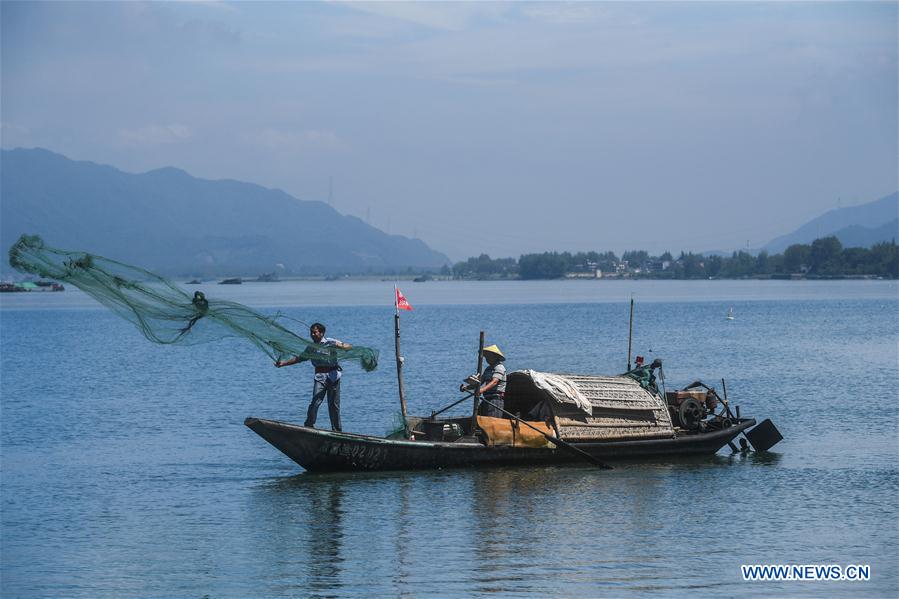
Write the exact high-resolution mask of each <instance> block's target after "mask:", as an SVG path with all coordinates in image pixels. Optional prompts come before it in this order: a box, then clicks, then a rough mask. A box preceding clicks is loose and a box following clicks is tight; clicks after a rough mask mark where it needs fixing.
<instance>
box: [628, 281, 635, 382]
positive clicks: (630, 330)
mask: <svg viewBox="0 0 899 599" xmlns="http://www.w3.org/2000/svg"><path fill="white" fill-rule="evenodd" d="M633 336H634V296H633V295H631V319H630V323H629V324H628V326H627V371H628V372H630V370H631V338H632V337H633Z"/></svg>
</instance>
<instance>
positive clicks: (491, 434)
mask: <svg viewBox="0 0 899 599" xmlns="http://www.w3.org/2000/svg"><path fill="white" fill-rule="evenodd" d="M528 424H530V425H531V426H533V427H534V428H537V429H539V430H541V431H543V432H545V433H547V434H549V435H554V434H555V431H553V429H552V428H550V427H549V425H547V424H546V423H545V422H528ZM478 426H479V427H481V430H483V431H484V432H485V433H486V434H487V446H488V447H509V446H511V447H550V448H555V445H554V444H553V443H552V442H551V441H549V440H548V439H547V438H546V437H544V436H543V435H542V434H540V433H538V432H537V431H535V430H534V429H532V428H530V427H529V426H527V425H526V424H521V423H520V422H518V421H517V420H510V419H508V418H490V417H489V416H478Z"/></svg>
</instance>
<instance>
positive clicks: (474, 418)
mask: <svg viewBox="0 0 899 599" xmlns="http://www.w3.org/2000/svg"><path fill="white" fill-rule="evenodd" d="M483 367H484V331H481V339H480V341H479V342H478V374H477V376H478V383H477V386H475V388H474V402H472V403H473V404H474V406H473V408H472V410H471V434H472V435H473V434H474V432H475V430H477V428H478V400H479V399H480V398H481V369H482V368H483Z"/></svg>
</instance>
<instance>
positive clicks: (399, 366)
mask: <svg viewBox="0 0 899 599" xmlns="http://www.w3.org/2000/svg"><path fill="white" fill-rule="evenodd" d="M398 300H399V290H398V288H397V286H396V285H395V284H394V286H393V308H394V312H395V314H394V315H393V331H394V334H395V338H396V381H397V385H398V387H399V392H400V410H401V411H402V414H403V434H404V435H405V437H406V438H407V439H408V438H409V437H411V434H410V432H409V421H408V420H406V388H405V386H404V385H403V356H402V354H400V306H399V301H398Z"/></svg>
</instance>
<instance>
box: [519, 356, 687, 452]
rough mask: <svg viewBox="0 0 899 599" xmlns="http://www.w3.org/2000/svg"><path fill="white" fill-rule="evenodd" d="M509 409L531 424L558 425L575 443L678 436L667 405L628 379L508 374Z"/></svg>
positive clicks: (533, 372)
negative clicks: (535, 422) (544, 421)
mask: <svg viewBox="0 0 899 599" xmlns="http://www.w3.org/2000/svg"><path fill="white" fill-rule="evenodd" d="M505 404H506V409H507V410H509V411H510V412H512V413H518V414H520V416H521V417H522V418H525V419H526V420H548V421H551V422H553V423H554V426H555V429H556V432H557V433H558V436H559V437H560V438H562V439H569V440H576V441H590V440H596V441H614V440H628V439H651V438H671V437H674V436H675V434H674V427H673V426H672V424H671V416H670V415H669V413H668V407H667V405H666V404H665V401H664V400H663V399H662V398H661V397H660V396H659V395H657V394H655V393H652V392H651V391H649V390H647V389H644V388H643V387H642V386H640V383H638V382H637V381H635V380H633V379H632V378H630V377H627V376H591V375H580V374H577V375H576V374H557V373H549V372H537V371H536V370H517V371H515V372H511V373H509V376H508V379H507V384H506V396H505Z"/></svg>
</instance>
